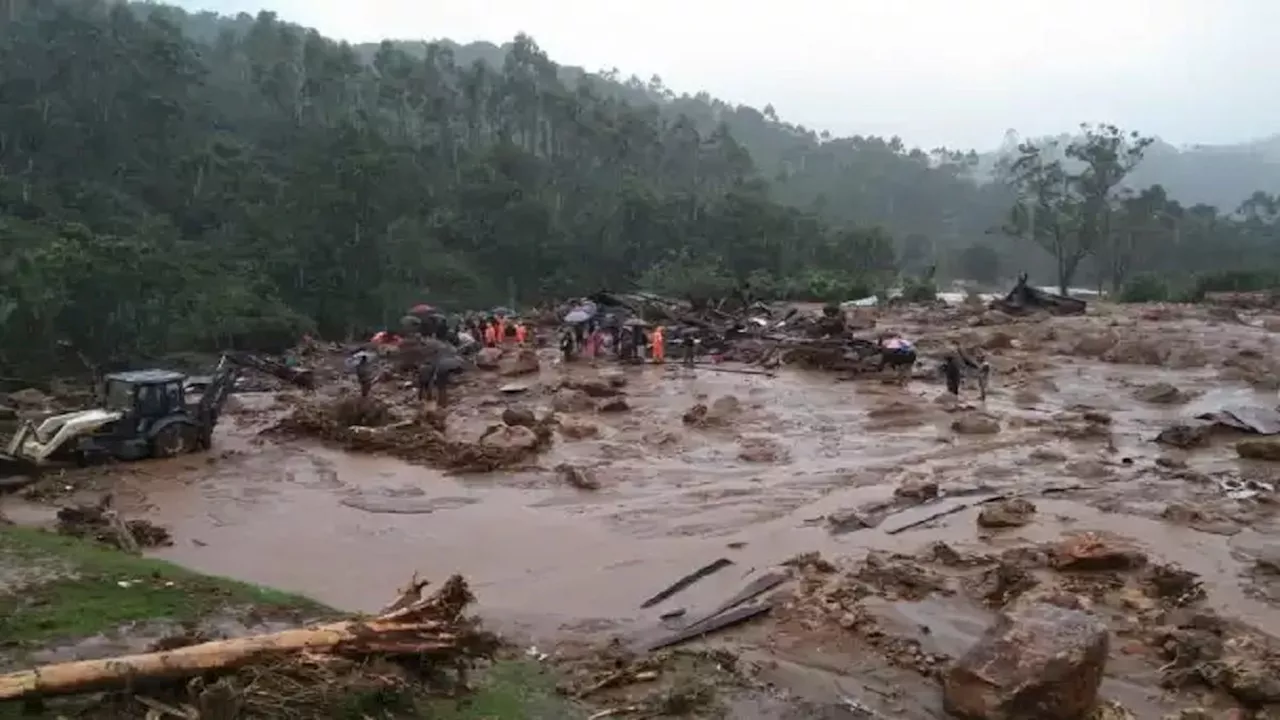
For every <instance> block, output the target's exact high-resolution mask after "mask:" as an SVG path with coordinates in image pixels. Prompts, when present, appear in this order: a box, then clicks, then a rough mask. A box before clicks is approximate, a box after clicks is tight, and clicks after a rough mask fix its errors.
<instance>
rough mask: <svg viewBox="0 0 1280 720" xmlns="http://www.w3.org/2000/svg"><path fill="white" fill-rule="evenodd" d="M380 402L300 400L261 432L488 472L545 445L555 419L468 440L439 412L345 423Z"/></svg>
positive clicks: (528, 456) (520, 460) (523, 458)
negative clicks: (451, 432) (451, 433)
mask: <svg viewBox="0 0 1280 720" xmlns="http://www.w3.org/2000/svg"><path fill="white" fill-rule="evenodd" d="M379 403H380V401H377V400H372V399H366V400H353V399H352V398H351V397H346V398H340V399H338V400H337V401H336V402H332V403H328V404H326V403H323V402H317V401H304V402H300V403H299V404H298V405H296V406H295V407H294V409H293V411H292V412H291V413H290V414H289V415H287V416H286V417H284V418H282V419H281V420H280V421H279V422H278V423H276V424H275V425H273V426H272V427H270V428H267V429H266V430H264V431H263V433H262V434H265V435H276V436H285V437H303V438H316V439H319V440H323V441H326V442H329V443H332V444H335V445H338V446H340V447H342V448H343V449H345V450H349V451H353V452H364V453H385V454H388V455H394V456H396V457H399V458H401V459H403V460H407V461H409V462H415V463H422V464H425V465H432V466H434V467H439V468H441V469H445V470H451V471H454V472H489V471H492V470H497V469H499V468H502V467H510V466H513V465H519V464H520V463H523V462H525V461H527V460H529V459H531V458H532V457H533V456H534V455H536V454H538V453H540V452H541V451H542V450H543V449H545V448H546V447H548V446H549V445H550V443H551V439H552V435H553V430H554V427H555V425H556V423H557V420H556V418H555V417H554V416H553V415H548V416H547V417H544V418H541V419H539V420H537V421H536V423H535V425H534V426H533V427H531V428H530V427H523V426H517V427H511V426H509V425H500V426H498V427H499V428H501V430H499V431H496V432H493V433H490V434H489V435H488V436H486V437H485V438H484V439H483V440H482V441H480V442H467V441H463V440H453V439H450V438H448V437H446V434H445V432H444V427H443V426H444V417H443V414H441V413H419V414H417V415H416V416H415V417H414V418H412V419H409V420H401V421H398V422H394V423H389V424H384V425H381V426H359V425H351V424H349V423H348V422H347V421H349V420H351V419H352V417H353V414H354V416H355V417H356V418H363V419H367V417H368V414H367V413H368V412H370V408H371V407H375V408H376V407H378V404H379ZM353 408H354V410H353ZM379 417H380V416H379Z"/></svg>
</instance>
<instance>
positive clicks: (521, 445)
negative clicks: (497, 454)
mask: <svg viewBox="0 0 1280 720" xmlns="http://www.w3.org/2000/svg"><path fill="white" fill-rule="evenodd" d="M538 442H539V441H538V435H537V434H536V433H535V432H534V431H533V430H530V429H529V428H527V427H524V426H520V425H516V426H511V425H498V426H496V427H495V428H493V431H492V432H489V433H487V434H486V435H485V436H484V438H482V439H481V440H480V444H481V445H484V446H487V447H492V448H499V449H502V450H509V451H521V450H532V449H534V448H535V447H537V445H538Z"/></svg>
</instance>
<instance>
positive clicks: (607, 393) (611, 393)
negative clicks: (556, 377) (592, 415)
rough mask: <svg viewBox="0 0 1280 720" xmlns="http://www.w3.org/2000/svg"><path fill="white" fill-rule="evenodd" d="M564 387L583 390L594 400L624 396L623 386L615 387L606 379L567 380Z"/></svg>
mask: <svg viewBox="0 0 1280 720" xmlns="http://www.w3.org/2000/svg"><path fill="white" fill-rule="evenodd" d="M562 387H567V388H573V389H574V390H581V391H582V392H584V393H586V394H588V395H590V396H591V397H593V398H609V397H616V396H618V395H621V394H622V390H620V389H619V388H621V387H622V386H621V385H614V384H613V383H611V382H609V381H608V380H606V379H605V378H602V377H601V378H587V379H585V380H566V381H565V382H564V383H563V384H562Z"/></svg>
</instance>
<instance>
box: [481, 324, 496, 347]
mask: <svg viewBox="0 0 1280 720" xmlns="http://www.w3.org/2000/svg"><path fill="white" fill-rule="evenodd" d="M497 328H498V326H497V324H496V323H485V326H484V345H485V347H493V346H495V345H497V344H498V342H497V341H498V331H497Z"/></svg>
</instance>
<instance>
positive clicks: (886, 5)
mask: <svg viewBox="0 0 1280 720" xmlns="http://www.w3.org/2000/svg"><path fill="white" fill-rule="evenodd" d="M178 4H179V5H182V6H185V7H187V8H188V9H210V10H217V11H219V12H225V13H235V12H241V11H243V12H250V13H256V12H257V11H258V10H261V9H269V10H274V11H275V12H276V13H278V14H279V15H280V16H281V18H283V19H285V20H289V21H292V22H297V23H299V24H302V25H306V26H309V27H315V28H317V29H319V30H320V31H321V32H322V33H323V34H325V35H328V36H330V37H335V38H341V39H344V40H349V41H352V42H365V41H375V40H381V39H383V38H387V37H390V38H397V39H435V38H450V39H453V40H456V41H458V42H463V43H466V42H471V41H475V40H488V41H490V42H495V43H499V44H500V43H502V42H505V41H508V40H510V39H511V38H512V37H513V36H515V34H516V33H518V32H522V31H523V32H526V33H528V34H530V35H531V36H533V38H534V40H536V41H537V42H538V44H539V45H540V46H542V48H543V49H544V50H545V51H546V52H547V53H548V54H549V55H550V57H551V59H552V60H554V61H556V62H558V63H561V64H567V65H581V66H583V67H585V68H587V69H588V70H599V69H602V68H610V67H617V68H618V69H619V70H620V71H622V73H623V75H624V76H625V75H629V74H631V73H635V74H637V75H639V76H641V77H642V78H645V79H648V77H649V76H650V75H653V74H657V75H660V76H661V77H662V79H663V80H664V81H665V82H666V84H667V86H668V87H670V88H672V89H673V90H675V91H676V92H697V91H699V90H706V91H708V92H710V93H711V94H712V95H715V96H717V97H720V98H723V99H725V100H728V101H730V102H735V103H746V104H750V105H755V106H757V107H763V106H764V105H765V104H766V103H773V105H774V107H775V108H777V110H778V113H779V114H780V115H781V116H782V117H784V118H785V119H787V120H790V121H792V122H798V123H801V124H804V125H807V126H810V127H812V128H815V129H826V130H830V131H832V132H833V133H836V134H853V133H861V134H881V135H899V136H901V137H902V138H903V139H904V140H905V141H906V142H907V143H909V144H913V145H922V146H926V147H933V146H937V145H948V146H952V147H963V148H969V147H977V148H979V149H987V148H991V147H994V146H995V145H997V144H998V143H999V142H1000V140H1001V137H1002V136H1003V134H1004V131H1005V130H1006V129H1009V128H1014V129H1017V130H1018V131H1019V132H1021V133H1022V134H1024V135H1041V134H1047V133H1057V132H1061V131H1064V130H1070V129H1072V128H1074V127H1075V126H1076V125H1077V124H1078V123H1080V122H1083V121H1090V122H1096V121H1107V122H1114V123H1116V124H1119V125H1122V126H1124V127H1125V128H1127V129H1135V130H1141V131H1143V132H1145V133H1149V134H1155V135H1158V136H1160V137H1162V138H1164V139H1165V140H1167V141H1169V142H1172V143H1175V144H1179V145H1181V144H1191V143H1226V142H1238V141H1243V140H1249V139H1255V138H1259V137H1264V136H1268V135H1272V134H1275V133H1278V132H1280V92H1277V91H1276V88H1277V87H1280V63H1277V62H1275V57H1276V56H1275V50H1274V47H1275V46H1276V45H1277V44H1280V2H1277V0H1052V2H1051V1H1050V0H874V1H871V0H789V1H787V2H764V1H760V2H750V1H748V2H742V1H741V0H644V2H637V1H635V0H551V1H550V2H534V1H533V0H178Z"/></svg>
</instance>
